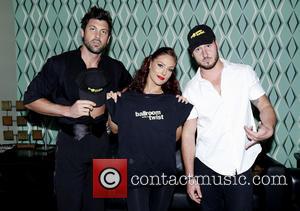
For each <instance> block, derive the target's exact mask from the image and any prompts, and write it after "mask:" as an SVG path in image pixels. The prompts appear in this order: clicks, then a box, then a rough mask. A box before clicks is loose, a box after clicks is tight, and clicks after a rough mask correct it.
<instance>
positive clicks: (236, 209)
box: [195, 158, 253, 211]
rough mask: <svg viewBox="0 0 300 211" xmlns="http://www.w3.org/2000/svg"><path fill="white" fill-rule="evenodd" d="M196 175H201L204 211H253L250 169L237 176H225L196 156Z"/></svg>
mask: <svg viewBox="0 0 300 211" xmlns="http://www.w3.org/2000/svg"><path fill="white" fill-rule="evenodd" d="M195 175H196V176H200V177H199V180H198V182H199V184H200V189H201V192H202V200H201V207H202V211H222V210H226V211H242V210H243V211H252V188H253V187H252V175H251V172H250V170H248V171H246V172H244V173H242V174H239V175H236V176H223V175H220V174H218V173H216V172H215V171H213V170H212V169H210V168H209V167H207V166H206V165H204V164H203V163H202V162H201V161H200V160H199V159H198V158H196V159H195ZM203 176H205V177H203ZM204 178H205V179H204ZM208 178H209V179H208Z"/></svg>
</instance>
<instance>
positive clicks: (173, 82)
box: [128, 47, 181, 95]
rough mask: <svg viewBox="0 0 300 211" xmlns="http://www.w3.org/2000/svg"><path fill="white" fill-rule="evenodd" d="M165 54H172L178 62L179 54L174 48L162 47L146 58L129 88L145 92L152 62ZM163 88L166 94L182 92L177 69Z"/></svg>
mask: <svg viewBox="0 0 300 211" xmlns="http://www.w3.org/2000/svg"><path fill="white" fill-rule="evenodd" d="M164 54H167V55H170V56H172V57H173V58H174V59H175V62H176V63H177V56H176V54H175V51H174V49H172V48H169V47H161V48H159V49H157V50H156V51H155V52H154V53H153V54H152V55H150V56H148V57H146V58H145V59H144V61H143V63H142V65H141V67H140V69H139V70H138V71H137V72H136V73H135V76H134V79H133V81H132V83H131V84H130V85H129V87H128V90H131V91H136V92H140V93H144V89H145V86H146V82H147V77H148V74H149V66H150V62H151V61H153V60H154V59H155V58H157V57H158V56H161V55H164ZM161 88H162V91H163V92H164V93H165V94H175V95H177V94H181V91H180V88H179V82H178V80H177V79H176V74H175V70H174V71H172V75H171V77H170V78H169V80H168V81H167V82H166V83H165V84H163V85H162V87H161Z"/></svg>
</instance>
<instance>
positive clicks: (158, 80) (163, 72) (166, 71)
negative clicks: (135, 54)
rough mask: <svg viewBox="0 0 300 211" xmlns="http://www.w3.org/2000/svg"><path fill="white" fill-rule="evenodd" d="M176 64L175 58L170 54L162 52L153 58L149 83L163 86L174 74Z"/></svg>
mask: <svg viewBox="0 0 300 211" xmlns="http://www.w3.org/2000/svg"><path fill="white" fill-rule="evenodd" d="M175 66H176V60H175V58H174V57H172V56H170V55H168V54H162V55H160V56H157V57H156V58H154V59H153V60H151V61H150V65H149V74H148V78H147V85H151V86H162V85H163V84H165V83H166V82H167V81H168V80H169V78H170V77H171V75H172V74H173V71H174V69H175Z"/></svg>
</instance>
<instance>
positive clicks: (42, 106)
mask: <svg viewBox="0 0 300 211" xmlns="http://www.w3.org/2000/svg"><path fill="white" fill-rule="evenodd" d="M94 106H96V104H95V103H94V102H92V101H89V100H77V101H76V102H75V103H74V104H73V105H72V106H64V105H59V104H55V103H52V102H51V101H49V100H48V99H46V98H40V99H38V100H35V101H33V102H31V103H28V104H25V107H26V108H28V109H30V110H33V111H35V112H37V113H40V114H44V115H48V116H57V117H72V118H78V117H81V116H89V115H91V116H93V114H95V113H98V112H99V110H101V107H99V108H95V109H94Z"/></svg>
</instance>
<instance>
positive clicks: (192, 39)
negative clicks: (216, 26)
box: [187, 24, 216, 52]
mask: <svg viewBox="0 0 300 211" xmlns="http://www.w3.org/2000/svg"><path fill="white" fill-rule="evenodd" d="M187 38H188V42H189V50H190V51H191V52H193V51H194V50H195V48H197V47H198V46H200V45H205V44H211V43H212V42H213V41H215V39H216V36H215V33H214V32H213V30H212V29H211V28H210V27H209V26H207V25H205V24H201V25H198V26H195V27H194V28H192V29H191V30H190V32H189V33H188V37H187Z"/></svg>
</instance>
